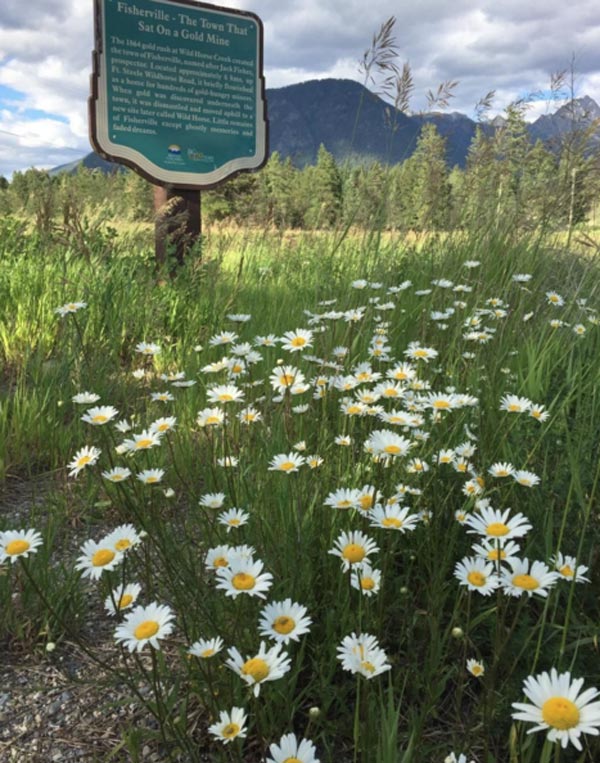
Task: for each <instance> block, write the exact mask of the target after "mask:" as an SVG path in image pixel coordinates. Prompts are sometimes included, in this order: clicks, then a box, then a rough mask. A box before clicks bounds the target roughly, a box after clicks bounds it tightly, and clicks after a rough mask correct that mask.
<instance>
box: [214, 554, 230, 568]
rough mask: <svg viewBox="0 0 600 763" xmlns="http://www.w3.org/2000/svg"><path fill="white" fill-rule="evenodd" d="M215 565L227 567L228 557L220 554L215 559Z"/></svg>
mask: <svg viewBox="0 0 600 763" xmlns="http://www.w3.org/2000/svg"><path fill="white" fill-rule="evenodd" d="M213 567H227V559H225V557H224V556H218V557H217V558H216V559H215V560H214V561H213Z"/></svg>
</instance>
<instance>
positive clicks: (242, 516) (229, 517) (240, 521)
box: [218, 507, 250, 532]
mask: <svg viewBox="0 0 600 763" xmlns="http://www.w3.org/2000/svg"><path fill="white" fill-rule="evenodd" d="M249 519H250V514H248V512H247V511H243V510H242V509H236V508H235V507H234V508H233V509H228V510H227V511H222V512H221V513H220V514H219V516H218V521H219V523H220V524H222V525H225V526H226V527H227V532H229V531H230V530H233V529H234V528H237V527H241V526H242V525H245V524H247V522H248V520H249Z"/></svg>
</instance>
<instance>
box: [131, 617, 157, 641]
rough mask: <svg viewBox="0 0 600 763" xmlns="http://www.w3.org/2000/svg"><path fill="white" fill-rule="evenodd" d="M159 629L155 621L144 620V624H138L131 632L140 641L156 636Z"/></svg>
mask: <svg viewBox="0 0 600 763" xmlns="http://www.w3.org/2000/svg"><path fill="white" fill-rule="evenodd" d="M159 628H160V625H159V624H158V623H157V622H156V620H144V622H143V623H140V624H139V625H138V627H137V628H136V629H135V630H134V631H133V635H134V636H135V637H136V638H137V639H138V640H139V641H142V639H146V638H152V636H156V634H157V633H158V629H159Z"/></svg>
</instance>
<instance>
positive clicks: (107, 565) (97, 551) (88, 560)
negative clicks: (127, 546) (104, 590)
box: [75, 539, 123, 580]
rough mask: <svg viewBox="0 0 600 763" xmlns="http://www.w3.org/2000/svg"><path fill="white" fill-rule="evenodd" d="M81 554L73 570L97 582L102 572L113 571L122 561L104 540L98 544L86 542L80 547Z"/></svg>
mask: <svg viewBox="0 0 600 763" xmlns="http://www.w3.org/2000/svg"><path fill="white" fill-rule="evenodd" d="M81 552H82V553H81V556H79V557H78V559H77V563H76V564H75V569H76V570H82V572H83V577H84V578H85V577H89V578H91V579H92V580H98V578H99V577H100V576H101V575H102V573H103V572H105V571H107V570H112V569H114V568H115V567H116V566H117V564H120V562H122V561H123V554H122V553H120V552H119V551H117V550H116V549H115V548H114V547H113V545H112V544H110V543H107V542H106V539H105V540H102V541H100V542H99V543H97V542H96V541H93V540H87V541H86V542H85V543H84V544H83V546H82V547H81Z"/></svg>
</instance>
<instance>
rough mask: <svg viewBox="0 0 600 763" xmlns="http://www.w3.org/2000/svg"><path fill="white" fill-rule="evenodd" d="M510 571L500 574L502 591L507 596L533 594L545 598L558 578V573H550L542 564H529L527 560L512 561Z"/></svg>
mask: <svg viewBox="0 0 600 763" xmlns="http://www.w3.org/2000/svg"><path fill="white" fill-rule="evenodd" d="M510 567H511V570H510V571H508V570H504V571H503V572H502V578H501V583H502V589H503V591H504V593H506V594H508V595H509V596H517V597H518V596H522V595H523V594H527V596H529V597H530V598H531V597H532V596H533V594H536V595H537V596H542V597H544V598H545V597H547V596H548V589H549V588H552V586H554V585H555V584H556V581H557V580H558V578H559V577H560V576H559V574H558V572H552V571H551V570H550V568H549V567H548V566H547V565H546V564H544V562H538V561H534V562H531V564H530V562H529V559H514V560H512V561H511V563H510Z"/></svg>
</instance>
